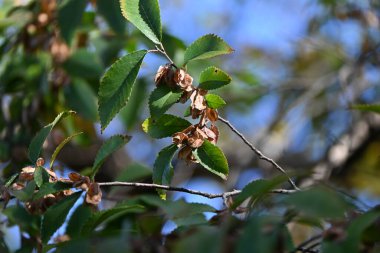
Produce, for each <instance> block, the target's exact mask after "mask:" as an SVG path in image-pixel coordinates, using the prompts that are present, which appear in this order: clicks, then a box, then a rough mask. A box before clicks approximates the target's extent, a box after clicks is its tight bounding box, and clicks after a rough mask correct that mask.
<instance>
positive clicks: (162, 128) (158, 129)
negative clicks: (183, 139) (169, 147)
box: [142, 114, 191, 139]
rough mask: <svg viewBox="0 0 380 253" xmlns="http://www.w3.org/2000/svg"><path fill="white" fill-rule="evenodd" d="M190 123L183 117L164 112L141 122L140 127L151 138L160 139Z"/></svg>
mask: <svg viewBox="0 0 380 253" xmlns="http://www.w3.org/2000/svg"><path fill="white" fill-rule="evenodd" d="M190 125H191V123H190V122H189V121H187V120H185V119H182V118H180V117H176V116H173V115H170V114H164V115H162V116H161V117H160V118H158V119H153V118H148V119H146V120H145V121H144V122H143V124H142V128H143V130H144V132H146V133H147V134H149V135H150V136H151V137H152V138H157V139H160V138H164V137H169V136H172V135H173V134H175V133H177V132H180V131H182V130H184V129H185V128H187V127H189V126H190Z"/></svg>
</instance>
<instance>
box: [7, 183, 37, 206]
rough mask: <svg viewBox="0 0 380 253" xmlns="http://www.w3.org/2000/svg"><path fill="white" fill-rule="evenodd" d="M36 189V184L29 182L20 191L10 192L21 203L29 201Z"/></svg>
mask: <svg viewBox="0 0 380 253" xmlns="http://www.w3.org/2000/svg"><path fill="white" fill-rule="evenodd" d="M35 189H36V182H35V181H30V182H29V183H28V184H27V185H26V187H25V188H23V189H22V190H10V192H11V193H12V194H13V195H14V196H15V197H16V198H17V199H19V200H21V201H24V202H26V201H29V200H30V199H31V198H32V196H33V193H34V191H35Z"/></svg>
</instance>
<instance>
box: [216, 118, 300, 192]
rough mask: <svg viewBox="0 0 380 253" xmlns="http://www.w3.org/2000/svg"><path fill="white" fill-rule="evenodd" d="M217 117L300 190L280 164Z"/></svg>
mask: <svg viewBox="0 0 380 253" xmlns="http://www.w3.org/2000/svg"><path fill="white" fill-rule="evenodd" d="M218 119H219V120H220V121H222V122H223V123H224V124H226V125H227V126H228V127H229V128H230V129H231V130H232V132H234V133H235V134H237V135H238V136H239V137H240V139H242V141H243V142H244V143H245V144H247V146H248V147H249V148H250V149H251V150H252V151H253V152H255V154H256V155H257V156H258V157H259V159H261V160H264V161H267V162H269V163H270V164H272V165H273V166H274V167H275V168H276V169H277V170H279V171H280V172H281V173H283V174H284V175H286V176H287V177H288V182H289V183H290V185H291V186H292V187H293V188H294V189H295V190H297V191H298V190H300V189H299V188H298V187H297V185H296V184H295V183H294V182H293V180H292V179H291V178H290V176H289V175H288V174H287V173H286V171H285V170H284V169H283V168H281V166H280V165H278V164H277V163H276V162H275V161H274V160H273V159H271V158H269V157H267V156H265V155H264V154H263V153H262V152H261V151H260V150H259V149H257V148H256V147H254V146H253V144H252V143H250V142H249V141H248V140H247V139H246V138H245V137H244V135H243V134H242V133H240V132H239V131H238V130H237V129H236V128H235V127H234V126H233V125H232V124H231V123H230V122H229V121H228V120H226V119H224V118H222V117H220V116H218Z"/></svg>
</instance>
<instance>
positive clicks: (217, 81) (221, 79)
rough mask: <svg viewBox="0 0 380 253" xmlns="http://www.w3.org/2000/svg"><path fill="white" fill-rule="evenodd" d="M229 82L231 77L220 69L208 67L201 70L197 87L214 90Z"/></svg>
mask: <svg viewBox="0 0 380 253" xmlns="http://www.w3.org/2000/svg"><path fill="white" fill-rule="evenodd" d="M230 82H231V77H230V76H229V75H228V74H227V73H226V72H224V71H223V70H221V69H218V68H216V67H208V68H207V69H205V70H203V71H202V72H201V75H200V77H199V88H201V89H204V90H214V89H218V88H221V87H223V86H225V85H227V84H229V83H230Z"/></svg>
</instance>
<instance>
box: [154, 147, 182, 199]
mask: <svg viewBox="0 0 380 253" xmlns="http://www.w3.org/2000/svg"><path fill="white" fill-rule="evenodd" d="M177 149H178V147H177V146H176V145H174V144H172V145H170V146H167V147H165V148H163V149H162V150H161V151H160V152H159V153H158V156H157V158H156V161H155V162H154V165H153V183H155V184H162V185H170V183H171V180H172V178H173V165H172V163H171V162H172V159H173V156H174V153H175V152H176V151H177ZM157 192H158V194H159V195H160V197H161V198H162V199H166V192H165V191H164V190H157Z"/></svg>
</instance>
